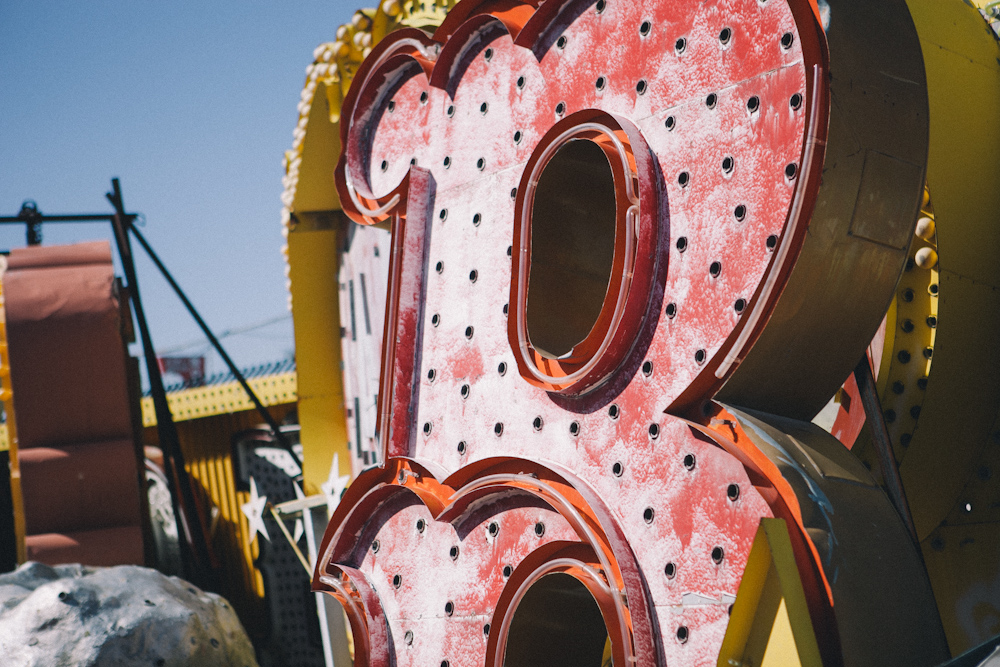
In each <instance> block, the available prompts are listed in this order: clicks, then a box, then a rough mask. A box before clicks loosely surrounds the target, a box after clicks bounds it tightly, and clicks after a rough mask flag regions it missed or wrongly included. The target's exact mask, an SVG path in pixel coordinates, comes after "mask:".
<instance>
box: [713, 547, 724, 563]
mask: <svg viewBox="0 0 1000 667" xmlns="http://www.w3.org/2000/svg"><path fill="white" fill-rule="evenodd" d="M725 557H726V552H725V551H723V550H722V547H715V548H714V549H712V562H713V563H715V564H716V565H718V564H719V563H721V562H722V559H723V558H725Z"/></svg>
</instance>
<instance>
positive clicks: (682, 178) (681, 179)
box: [677, 171, 691, 188]
mask: <svg viewBox="0 0 1000 667" xmlns="http://www.w3.org/2000/svg"><path fill="white" fill-rule="evenodd" d="M690 182H691V174H689V173H687V172H686V171H682V172H681V173H680V174H678V176H677V184H678V185H680V186H681V187H682V188H686V187H687V186H688V183H690Z"/></svg>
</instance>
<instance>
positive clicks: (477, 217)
mask: <svg viewBox="0 0 1000 667" xmlns="http://www.w3.org/2000/svg"><path fill="white" fill-rule="evenodd" d="M482 221H483V216H482V215H480V214H479V213H476V214H475V215H474V216H472V226H473V227H478V226H479V223H481V222H482Z"/></svg>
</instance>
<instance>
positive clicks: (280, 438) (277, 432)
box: [129, 226, 302, 470]
mask: <svg viewBox="0 0 1000 667" xmlns="http://www.w3.org/2000/svg"><path fill="white" fill-rule="evenodd" d="M129 230H130V231H131V232H132V234H133V235H134V236H135V238H136V240H138V241H139V244H140V245H141V246H142V247H143V249H144V250H145V251H146V254H148V255H149V258H150V259H151V260H153V263H154V264H156V268H158V269H159V270H160V273H162V274H163V277H164V278H166V280H167V282H168V283H170V286H171V287H172V288H173V289H174V292H176V293H177V296H178V297H180V300H181V302H182V303H183V304H184V307H185V308H187V310H188V312H189V313H191V317H193V318H194V321H195V322H197V323H198V326H199V327H201V330H202V332H203V333H204V334H205V336H206V337H207V338H208V340H209V342H210V343H212V347H214V348H215V351H216V352H218V353H219V356H220V357H222V360H223V361H224V362H225V363H226V366H228V367H229V371H230V372H231V373H232V374H233V376H234V377H235V378H236V379H237V380H238V381H239V383H240V385H241V386H242V387H243V391H245V392H246V393H247V396H249V397H250V400H251V401H252V402H253V404H254V407H256V408H257V412H258V413H259V414H260V416H261V418H263V420H264V421H265V422H266V423H267V425H268V426H269V427H270V428H271V432H272V433H273V434H274V438H275V440H277V442H278V444H279V445H280V446H281V447H282V449H284V450H285V451H287V452H288V454H289V456H291V457H292V460H293V461H296V462H297V463H298V464H299V466H300V470H301V465H302V459H300V458H299V457H298V455H296V454H295V451H294V450H293V449H292V445H291V443H289V442H288V439H287V438H285V434H284V433H282V432H281V427H280V426H278V422H276V421H274V417H272V416H271V413H270V412H268V411H267V408H265V407H264V404H263V403H261V402H260V399H259V398H257V394H256V393H254V390H253V389H251V388H250V385H249V383H247V380H246V378H245V377H243V374H242V373H241V372H240V370H239V369H238V368H237V367H236V364H234V363H233V360H232V359H230V358H229V355H228V354H226V350H225V348H223V347H222V343H220V342H219V339H218V338H216V337H215V334H214V333H212V330H211V329H210V328H209V327H208V324H206V323H205V320H203V319H201V315H199V314H198V310H197V309H196V308H195V307H194V304H192V303H191V301H190V300H189V299H188V298H187V295H186V294H184V290H182V289H181V286H180V285H178V284H177V281H176V280H174V277H173V276H172V275H170V271H168V270H167V267H166V266H164V265H163V262H161V261H160V258H159V257H158V256H157V254H156V253H155V252H154V251H153V248H152V247H151V246H150V245H149V243H148V242H147V241H146V239H145V237H143V235H142V234H141V233H140V232H139V230H138V229H136V228H135V227H131V226H130V227H129Z"/></svg>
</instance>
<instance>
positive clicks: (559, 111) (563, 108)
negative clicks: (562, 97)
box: [556, 102, 566, 116]
mask: <svg viewBox="0 0 1000 667" xmlns="http://www.w3.org/2000/svg"><path fill="white" fill-rule="evenodd" d="M564 113H566V103H565V102H560V103H559V104H557V105H556V115H557V116H561V115H563V114H564Z"/></svg>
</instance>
